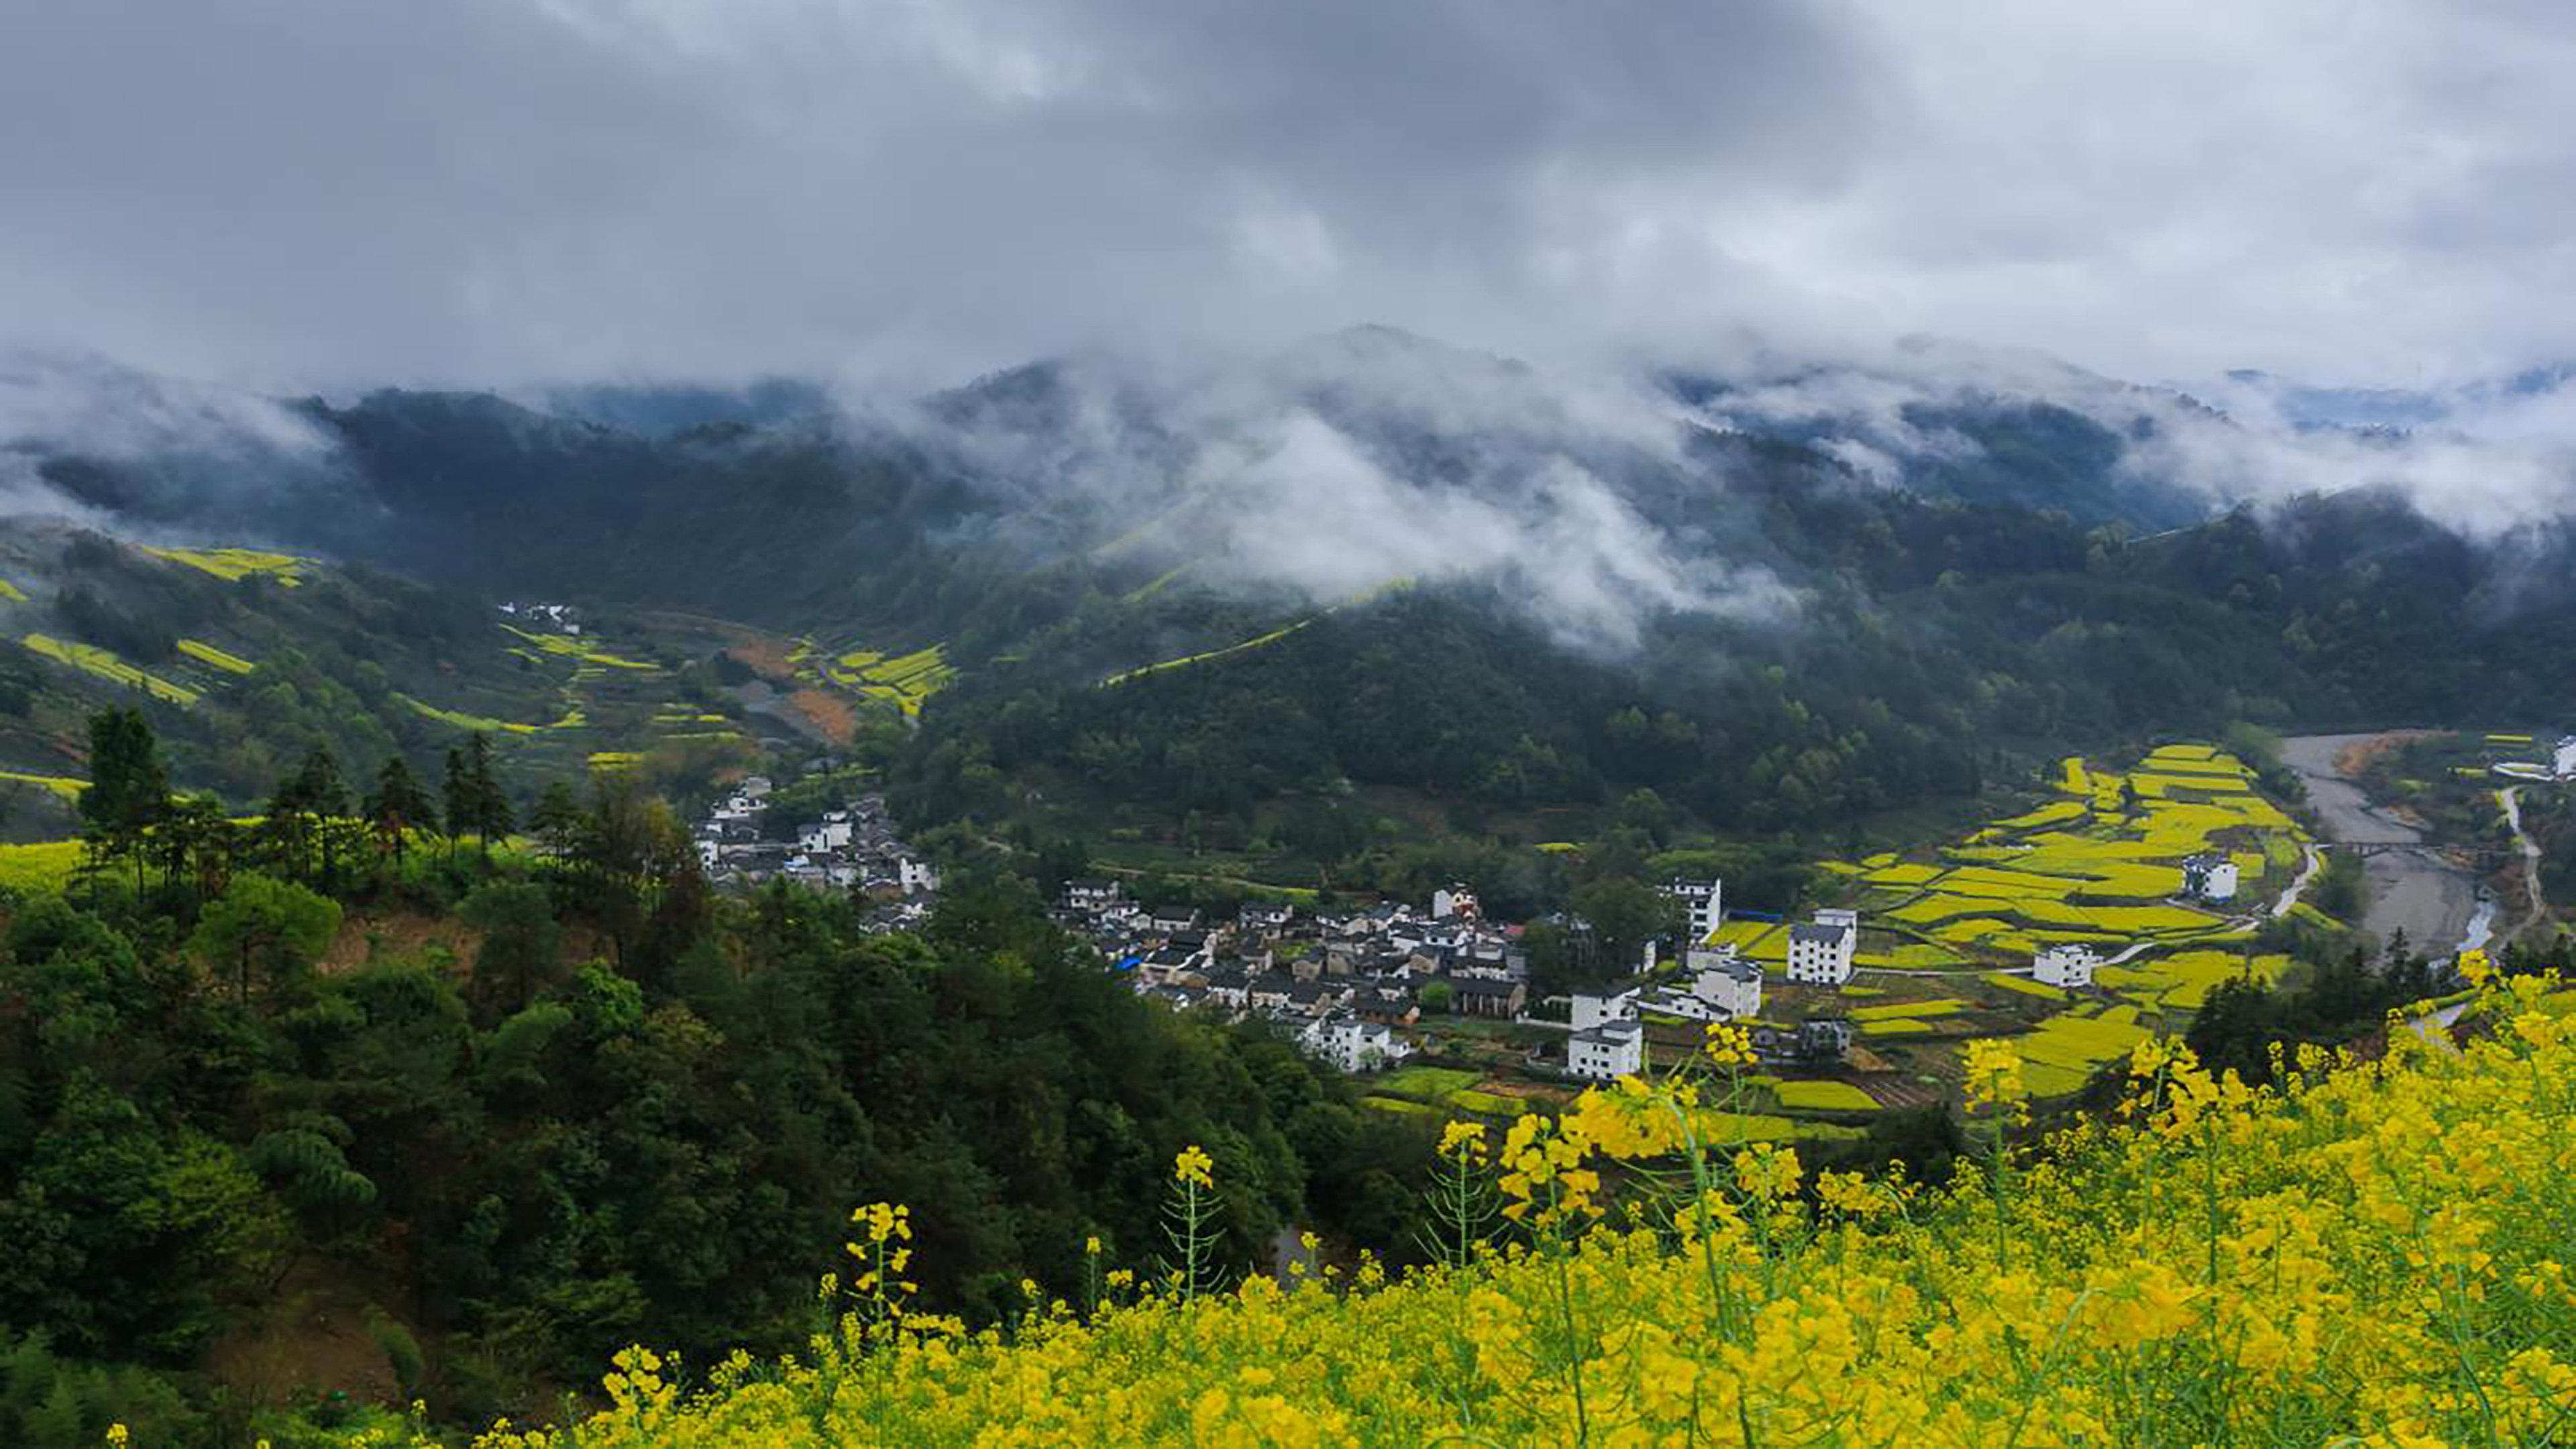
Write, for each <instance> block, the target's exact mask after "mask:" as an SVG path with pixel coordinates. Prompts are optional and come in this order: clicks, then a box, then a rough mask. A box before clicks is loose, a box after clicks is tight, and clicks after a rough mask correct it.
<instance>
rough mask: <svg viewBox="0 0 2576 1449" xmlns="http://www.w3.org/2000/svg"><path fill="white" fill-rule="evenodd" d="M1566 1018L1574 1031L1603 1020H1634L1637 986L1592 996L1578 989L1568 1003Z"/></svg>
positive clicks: (1592, 1026)
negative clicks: (1611, 994) (1611, 993)
mask: <svg viewBox="0 0 2576 1449" xmlns="http://www.w3.org/2000/svg"><path fill="white" fill-rule="evenodd" d="M1566 1019H1567V1020H1569V1021H1571V1022H1573V1023H1574V1029H1575V1030H1576V1031H1590V1030H1591V1029H1592V1028H1594V1027H1596V1026H1599V1025H1601V1024H1602V1023H1604V1022H1612V1021H1634V1020H1636V1019H1637V988H1636V987H1633V986H1631V987H1629V988H1628V989H1627V990H1625V991H1622V992H1619V993H1618V994H1616V995H1613V996H1594V995H1591V994H1588V993H1586V992H1581V991H1578V992H1576V993H1574V996H1573V999H1572V1001H1571V1002H1570V1004H1569V1007H1568V1011H1567V1017H1566Z"/></svg>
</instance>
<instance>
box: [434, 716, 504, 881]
mask: <svg viewBox="0 0 2576 1449" xmlns="http://www.w3.org/2000/svg"><path fill="white" fill-rule="evenodd" d="M446 797H447V829H448V833H449V835H450V836H451V837H452V838H459V839H461V838H462V837H463V836H464V835H465V834H466V832H468V831H471V832H473V834H474V836H475V838H476V839H477V840H479V841H480V842H481V844H482V851H483V863H484V864H486V865H489V864H491V863H492V842H493V841H494V840H495V839H498V838H499V837H502V836H505V835H508V834H509V833H510V827H511V825H512V823H513V821H512V818H511V811H510V795H509V792H508V791H506V790H504V789H502V788H501V781H500V779H499V777H498V776H497V775H495V774H494V773H493V770H492V739H491V736H489V735H487V734H484V733H483V732H482V731H480V730H477V731H476V732H474V733H473V734H471V735H468V736H466V740H465V744H464V745H463V746H462V747H460V748H455V749H450V750H449V751H448V752H447V784H446Z"/></svg>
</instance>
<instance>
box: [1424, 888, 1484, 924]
mask: <svg viewBox="0 0 2576 1449" xmlns="http://www.w3.org/2000/svg"><path fill="white" fill-rule="evenodd" d="M1479 914H1481V911H1480V908H1479V907H1478V906H1477V904H1476V893H1475V892H1474V891H1471V890H1469V889H1467V888H1466V887H1465V886H1462V885H1453V886H1444V887H1442V888H1441V889H1439V890H1436V891H1433V892H1432V893H1431V919H1433V920H1435V921H1446V920H1450V919H1452V918H1454V917H1459V916H1464V917H1466V918H1467V919H1469V920H1474V919H1475V918H1476V917H1477V916H1478V915H1479Z"/></svg>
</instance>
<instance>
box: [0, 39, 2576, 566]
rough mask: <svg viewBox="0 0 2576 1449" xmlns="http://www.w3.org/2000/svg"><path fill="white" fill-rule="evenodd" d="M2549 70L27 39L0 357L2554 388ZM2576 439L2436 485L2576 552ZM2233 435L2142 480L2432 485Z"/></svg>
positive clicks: (1531, 51) (889, 378) (2563, 228)
mask: <svg viewBox="0 0 2576 1449" xmlns="http://www.w3.org/2000/svg"><path fill="white" fill-rule="evenodd" d="M2571 71H2576V11H2571V10H2570V9H2569V8H2568V7H2565V6H2561V5H2549V4H2540V3H2502V0H2474V3H2437V0H2270V3H2265V4H2260V5H2239V6H2222V5H2170V4H2153V3H2146V0H2124V3H2105V4H2098V5H2084V6H2069V5H2065V4H2062V3H2057V0H1960V3H1945V4H1923V3H1918V0H1727V3H1718V0H1702V3H1684V0H1597V3H1584V4H1569V3H1564V0H1308V3H1296V4H1287V3H1260V4H1254V3H1245V0H437V3H407V4H396V3H385V0H79V3H61V4H50V5H48V4H37V3H24V4H17V5H12V6H9V7H7V8H6V9H5V11H0V343H18V344H33V345H36V346H38V347H51V348H58V349H73V350H76V351H78V352H80V353H82V354H96V355H104V356H107V357H112V358H116V359H118V360H120V361H122V362H125V363H130V364H133V365H135V366H137V367H140V368H142V369H144V370H146V371H149V372H153V373H159V374H171V375H177V376H180V377H189V378H197V379H203V380H206V381H210V382H220V383H233V384H247V385H251V386H256V387H266V388H271V389H284V388H304V387H330V388H339V387H347V386H351V385H355V384H360V383H366V382H376V381H406V380H417V381H446V382H462V383H469V384H476V385H503V386H506V385H510V384H516V383H525V382H532V381H542V380H547V379H567V378H584V377H600V376H609V375H618V374H641V375H659V376H689V377H701V378H716V379H721V378H726V377H738V376H742V375H746V374H750V373H754V372H765V371H787V372H798V373H811V374H817V375H824V376H835V375H837V376H838V377H840V378H841V379H843V380H844V381H849V382H853V383H855V384H860V385H862V387H863V388H864V389H866V390H874V389H876V388H881V387H883V386H885V385H887V384H897V385H904V386H911V387H919V386H925V385H929V384H933V383H945V382H952V381H954V380H956V379H957V378H959V377H962V376H965V375H970V374H972V373H974V372H977V371H981V370H983V369H986V368H990V367H996V366H1003V365H1007V364H1010V363H1013V362H1017V361H1021V360H1023V359H1026V358H1029V357H1033V356H1039V355H1046V354H1055V353H1061V352H1065V351H1067V350H1069V349H1080V348H1086V347H1099V348H1109V349H1117V350H1121V351H1124V352H1126V353H1129V354H1131V355H1133V354H1136V353H1139V352H1142V353H1145V354H1147V355H1149V356H1150V355H1153V354H1156V353H1158V352H1167V353H1170V354H1172V355H1174V356H1179V357H1184V358H1196V357H1204V356H1205V355H1206V354H1208V353H1211V352H1214V353H1233V354H1236V355H1237V356H1242V355H1253V354H1264V353H1268V352H1270V351H1272V350H1274V349H1276V348H1278V347H1280V346H1282V345H1284V344H1287V343H1289V342H1292V341H1293V340H1295V339H1297V338H1301V337H1306V336H1311V335H1313V334H1316V333H1319V332H1325V331H1329V330H1330V329H1333V328H1336V327H1339V326H1342V325H1344V324H1346V323H1350V322H1354V321H1362V320H1371V321H1382V322H1388V323H1393V324H1397V325H1400V326H1404V327H1409V328H1412V329H1414V330H1415V331H1417V332H1421V333H1425V334H1428V335H1431V336H1434V337H1439V338H1443V339H1446V340H1449V341H1452V342H1456V343H1460V344H1464V345H1466V346H1468V347H1471V348H1481V349H1493V350H1497V351H1502V352H1508V353H1512V354H1516V355H1521V356H1527V357H1531V358H1534V359H1537V360H1539V361H1541V362H1542V363H1545V364H1548V365H1549V366H1551V367H1552V368H1554V369H1555V375H1556V376H1558V377H1560V378H1565V377H1573V376H1577V375H1579V374H1581V373H1582V371H1583V369H1582V366H1581V364H1583V363H1585V362H1590V361H1597V360H1599V359H1600V358H1602V357H1603V356H1605V355H1607V356H1613V357H1617V358H1619V359H1621V360H1624V361H1627V362H1630V363H1634V362H1636V361H1637V360H1638V359H1641V358H1642V359H1646V360H1648V361H1651V362H1655V363H1675V362H1678V363H1685V364H1690V365H1693V366H1699V367H1704V368H1707V369H1709V370H1712V371H1720V372H1722V371H1725V370H1726V367H1727V364H1729V363H1736V364H1741V363H1743V362H1744V361H1745V360H1746V359H1747V358H1749V357H1757V356H1766V355H1767V356H1773V357H1776V356H1780V355H1784V354H1785V355H1791V356H1798V357H1803V358H1807V359H1810V360H1815V359H1822V360H1826V361H1837V362H1851V361H1859V362H1862V363H1864V364H1866V363H1868V362H1869V361H1870V359H1872V358H1875V357H1880V356H1883V355H1884V354H1885V344H1886V343H1887V342H1888V341H1889V340H1890V339H1893V338H1897V337H1901V336H1907V335H1911V334H1931V335H1935V336H1944V337H1951V338H1964V339H1974V340H1975V341H1976V342H1978V343H1981V344H1990V345H1991V349H1992V350H1991V351H1989V352H1986V353H1984V354H1982V355H1983V356H1984V357H1985V358H1986V359H1987V361H1986V362H1982V363H1979V362H1975V361H1974V359H1975V357H1976V356H1978V355H1979V354H1976V353H1975V352H1974V351H1973V350H1972V349H1971V350H1963V351H1958V352H1950V353H1941V354H1930V355H1934V356H1938V357H1940V358H1942V359H1946V360H1945V361H1944V362H1943V366H1945V367H1947V366H1950V365H1951V363H1953V362H1956V363H1958V366H1957V367H1956V368H1955V369H1954V370H1953V371H1952V372H1950V373H1948V374H1945V375H1942V376H1938V377H1931V378H1923V377H1920V376H1914V377H1913V381H1911V382H1909V383H1908V384H1907V386H1915V385H1918V384H1919V385H1921V386H1923V387H1926V388H1929V389H1931V390H1932V391H1933V392H1934V393H1936V394H1939V393H1947V392H1956V391H1958V390H1960V389H1962V388H1978V387H1988V386H1996V385H2021V384H2022V383H2025V382H2027V376H2026V375H2027V374H2034V373H2038V374H2044V373H2047V372H2048V370H2049V369H2050V368H2052V367H2054V366H2055V364H2054V363H2038V364H2031V365H2028V366H2025V365H2024V364H2022V363H2018V362H2016V363H2013V364H2011V365H2009V366H2004V367H2002V369H2001V372H2000V374H1998V372H1997V371H1996V367H1995V365H1994V359H1997V358H2005V357H2022V356H2025V355H2031V356H2044V357H2047V358H2062V359H2065V360H2067V361H2069V362H2072V363H2075V364H2078V365H2080V367H2082V368H2084V369H2088V370H2090V371H2091V372H2092V373H2098V374H2107V375H2110V376H2115V377H2120V378H2129V379H2137V380H2141V381H2149V382H2159V381H2162V382H2174V383H2179V384H2181V385H2183V386H2185V387H2190V388H2195V389H2200V388H2205V386H2206V385H2207V384H2208V383H2209V381H2210V380H2211V379H2214V378H2216V377H2217V376H2218V375H2219V374H2220V373H2221V372H2222V370H2223V369H2226V368H2229V367H2236V366H2253V367H2260V368H2266V369H2270V370H2272V371H2274V372H2276V373H2283V374H2289V375H2292V376H2295V377H2297V378H2299V379H2301V380H2304V381H2313V382H2319V383H2333V384H2344V383H2378V384H2393V385H2400V386H2410V387H2425V388H2432V389H2439V388H2442V387H2445V386H2449V385H2454V384H2462V383H2468V382H2472V381H2474V380H2476V379H2480V378H2493V377H2497V376H2501V375H2504V374H2506V373H2508V372H2511V371H2513V370H2515V369H2518V368H2520V367H2523V366H2526V365H2530V364H2533V363H2539V362H2548V361H2555V360H2560V359H2563V358H2565V357H2566V356H2567V355H2568V353H2569V350H2570V349H2569V338H2570V336H2571V331H2576V329H2572V328H2571V326H2570V323H2571V317H2570V303H2569V301H2568V299H2569V298H2571V297H2576V247H2571V246H2569V245H2568V244H2567V243H2566V241H2565V240H2564V238H2565V237H2566V236H2567V235H2568V233H2569V230H2570V226H2571V223H2576V216H2571V215H2570V211H2571V208H2576V202H2571V200H2570V198H2571V197H2572V196H2576V190H2571V188H2570V187H2569V186H2568V185H2567V184H2566V182H2567V180H2568V178H2569V176H2570V172H2571V167H2576V87H2569V86H2567V85H2565V84H2564V77H2565V76H2566V75H2567V74H2569V73H2570V72H2571ZM1754 339H1760V340H1761V345H1760V346H1757V345H1756V343H1755V341H1754ZM1963 359H1964V360H1963ZM1918 360H1919V359H1918ZM1899 371H1903V369H1899ZM1596 375H1597V374H1596ZM1865 383H1866V379H1865V378H1851V377H1846V378H1845V380H1844V383H1843V384H1841V385H1845V386H1857V385H1863V384H1865ZM1587 385H1588V382H1587ZM2030 385H2032V386H2034V387H2036V388H2037V389H2038V390H2039V391H2041V392H2044V393H2045V392H2049V391H2051V389H2052V388H2053V387H2054V386H2055V385H2054V384H2051V383H2047V382H2046V379H2045V378H2044V377H2043V378H2042V381H2041V383H2037V384H2030ZM2086 386H2088V387H2089V384H2087V385H2086ZM2083 390H2084V389H2083V388H2079V389H2078V391H2079V392H2082V391H2083ZM20 392H21V394H22V396H21V398H20V400H19V401H20V402H21V403H24V402H25V401H26V398H27V397H31V396H32V397H38V398H43V397H49V396H51V395H50V394H44V393H41V392H35V391H31V390H28V389H21V390H20ZM1859 401H1860V402H1861V403H1864V404H1866V403H1868V402H1869V400H1868V399H1861V400H1859ZM1885 401H1886V399H1879V402H1882V403H1883V402H1885ZM1783 405H1784V406H1789V407H1792V408H1794V407H1796V406H1804V405H1805V402H1804V400H1802V399H1785V400H1783ZM47 406H48V407H50V408H54V409H55V410H57V411H59V400H58V399H57V400H56V401H55V402H49V403H48V404H47ZM2119 406H2126V404H2124V403H2123V404H2119ZM2554 406H2555V405H2554V404H2552V405H2549V406H2540V405H2527V404H2523V403H2516V404H2514V405H2513V406H2511V407H2507V408H2488V409H2484V410H2482V411H2465V412H2455V413H2454V414H2453V415H2452V417H2451V418H2450V419H2449V424H2450V426H2451V428H2452V430H2453V434H2454V435H2452V436H2446V437H2444V438H2440V439H2432V438H2428V439H2427V440H2425V444H2426V445H2425V447H2424V448H2423V450H2422V451H2421V452H2420V453H2417V454H2409V455H2407V456H2408V457H2409V458H2415V459H2420V460H2421V461H2411V462H2409V463H2408V465H2407V466H2408V469H2409V474H2410V477H2412V478H2416V479H2421V480H2432V481H2421V482H2418V483H2416V484H2415V486H2417V487H2418V489H2419V492H2420V493H2421V494H2422V496H2424V497H2426V498H2427V499H2428V501H2430V502H2431V504H2432V505H2433V506H2435V507H2436V508H2437V510H2438V509H2442V508H2446V507H2449V506H2450V504H2451V502H2452V501H2453V500H2454V499H2455V498H2456V499H2457V500H2459V511H2461V512H2462V513H2463V516H2468V515H2474V516H2476V517H2478V518H2482V519H2490V520H2492V519H2504V520H2508V521H2509V520H2511V519H2514V518H2519V517H2522V516H2526V515H2528V514H2530V513H2531V512H2532V511H2533V510H2534V509H2541V510H2543V511H2546V510H2551V509H2555V508H2557V507H2559V506H2560V504H2561V503H2562V502H2563V500H2564V499H2565V497H2566V487H2565V484H2564V482H2563V480H2564V478H2565V477H2566V476H2567V473H2568V469H2567V466H2566V464H2565V463H2564V461H2563V459H2562V456H2561V455H2562V452H2563V449H2562V447H2561V445H2560V443H2559V442H2558V440H2559V439H2561V438H2565V437H2567V436H2568V433H2567V432H2566V431H2565V430H2563V429H2561V428H2560V427H2559V426H2558V421H2557V417H2556V412H2555V411H2554ZM17 410H18V411H20V412H25V411H27V408H26V407H24V406H21V407H19V408H18V409H17ZM2236 411H2237V412H2238V414H2239V416H2238V418H2237V420H2236V421H2237V422H2239V423H2241V424H2243V426H2242V427H2240V428H2237V429H2236V430H2234V431H2218V432H2212V433H2209V434H2208V435H2207V436H2206V437H2200V436H2199V435H2196V434H2195V435H2194V438H2193V440H2192V442H2191V445H2190V446H2182V445H2180V444H2177V445H2175V446H2174V447H2173V448H2172V449H2171V452H2172V457H2170V458H2169V459H2166V460H2164V462H2163V464H2162V466H2166V467H2169V468H2171V469H2172V470H2175V471H2177V472H2181V473H2185V474H2187V475H2189V476H2190V477H2191V478H2192V479H2193V480H2195V481H2200V482H2203V483H2204V484H2205V485H2206V486H2207V487H2208V488H2209V490H2210V491H2211V493H2212V494H2213V495H2214V496H2231V495H2242V494H2247V493H2256V494H2259V493H2266V492H2279V491H2283V490H2285V489H2292V488H2307V487H2315V486H2340V485H2343V484H2347V483H2349V482H2353V481H2361V480H2362V479H2363V478H2364V477H2368V476H2376V475H2378V474H2381V473H2384V472H2386V471H2387V470H2388V469H2389V467H2390V466H2392V465H2391V462H2390V460H2391V459H2392V458H2393V457H2397V456H2398V455H2396V454H2392V453H2391V452H2390V451H2388V450H2387V449H2385V448H2384V447H2378V446H2374V447H2372V448H2368V449H2358V448H2350V447H2347V446H2346V445H2345V443H2344V442H2343V441H2338V440H2336V439H2332V438H2328V439H2325V440H2322V441H2320V440H2318V439H2314V438H2299V437H2295V436H2292V435H2290V434H2289V433H2287V432H2286V430H2282V429H2278V428H2270V427H2267V426H2265V424H2264V420H2263V419H2262V418H2261V417H2259V416H2258V414H2259V412H2260V408H2259V407H2256V406H2249V405H2246V404H2245V400H2242V399H2239V400H2238V401H2237V405H2236ZM1282 416H1283V417H1284V416H1286V415H1285V414H1284V413H1283V414H1282ZM2177 435H2178V436H2179V433H2178V434H2177ZM1282 436H1283V437H1286V438H1288V439H1289V440H1290V441H1294V440H1295V438H1296V437H1297V435H1296V434H1295V433H1294V432H1293V430H1291V431H1289V432H1285V433H1283V434H1282ZM2249 438H2250V439H2252V441H2249ZM1847 441H1848V447H1846V448H1845V453H1846V456H1847V457H1849V459H1850V460H1851V461H1853V462H1854V463H1855V465H1856V466H1859V467H1861V468H1862V469H1863V470H1864V471H1870V470H1872V469H1873V467H1874V466H1875V460H1876V455H1878V454H1881V453H1884V452H1885V451H1886V450H1887V449H1889V448H1900V447H1908V446H1918V445H1919V446H1929V447H1936V448H1937V447H1945V446H1952V445H1953V444H1954V442H1955V440H1951V439H1943V438H1928V439H1917V438H1909V437H1906V436H1904V435H1903V434H1902V433H1901V431H1888V430H1884V429H1882V430H1879V431H1870V430H1867V429H1861V430H1858V431H1855V432H1854V434H1853V435H1852V436H1851V437H1850V438H1849V439H1848V440H1847ZM2436 444H2438V446H2434V445H2436ZM2499 446H2502V447H2504V448H2505V449H2506V452H2505V453H2504V454H2501V455H2497V454H2491V452H2490V451H2489V450H2491V449H2493V448H2496V447H2499ZM1292 451H1293V450H1292ZM2496 457H2502V458H2503V462H2501V463H2499V462H2496V461H2494V459H2495V458H2496Z"/></svg>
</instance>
